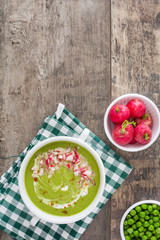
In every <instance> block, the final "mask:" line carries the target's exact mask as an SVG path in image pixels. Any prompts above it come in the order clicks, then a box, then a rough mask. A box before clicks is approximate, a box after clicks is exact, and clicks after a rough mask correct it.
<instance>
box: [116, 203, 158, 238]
mask: <svg viewBox="0 0 160 240" xmlns="http://www.w3.org/2000/svg"><path fill="white" fill-rule="evenodd" d="M120 234H121V239H122V240H133V239H137V240H138V239H139V240H157V239H160V202H158V201H155V200H144V201H139V202H137V203H135V204H133V205H132V206H130V207H129V208H128V209H127V210H126V211H125V213H124V214H123V216H122V219H121V223H120Z"/></svg>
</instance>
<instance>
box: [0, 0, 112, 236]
mask: <svg viewBox="0 0 160 240" xmlns="http://www.w3.org/2000/svg"><path fill="white" fill-rule="evenodd" d="M1 5H2V7H1V11H2V12H1V18H2V22H1V25H2V26H1V27H2V32H1V53H2V58H1V60H0V64H1V70H0V72H1V91H2V96H1V103H2V115H1V124H0V127H1V134H2V136H1V153H0V155H1V156H3V157H7V156H10V155H14V154H20V153H21V152H22V151H23V149H24V148H25V147H26V146H27V145H28V143H29V142H30V140H31V139H32V138H33V137H34V136H35V134H36V133H37V131H38V128H39V126H40V125H41V123H42V121H43V119H44V118H45V117H46V116H47V115H48V114H49V115H51V114H53V113H54V111H55V110H56V107H57V104H58V103H59V102H62V103H64V104H65V105H66V107H67V108H68V109H69V110H70V111H72V113H73V114H75V115H76V116H77V117H78V118H79V119H80V120H81V121H83V122H84V124H86V125H87V126H88V127H89V128H90V129H92V130H93V131H94V132H95V133H96V134H97V135H98V136H99V137H101V138H102V139H103V140H105V139H106V137H105V134H104V130H103V114H104V112H105V108H106V107H107V105H108V103H109V100H110V1H106V0H94V1H92V0H77V1H75V0H71V1H58V0H55V1H52V0H40V1H34V0H22V1H18V0H11V1H1ZM12 162H13V160H11V159H9V160H0V166H1V167H0V173H1V174H2V173H3V172H4V171H5V170H7V169H8V167H9V166H10V165H11V164H12ZM109 215H110V210H109V205H107V206H106V207H105V208H104V210H103V211H102V212H101V213H100V215H99V216H98V218H97V219H95V221H94V223H93V224H92V225H91V226H90V227H89V228H88V230H87V231H86V233H85V234H84V236H82V239H83V240H85V239H92V240H94V239H95V240H97V239H110V237H109V229H110V224H109V217H108V216H109ZM106 216H107V218H106ZM106 219H107V220H106ZM0 238H1V239H5V240H7V239H10V237H8V236H7V235H6V234H4V233H2V232H1V235H0Z"/></svg>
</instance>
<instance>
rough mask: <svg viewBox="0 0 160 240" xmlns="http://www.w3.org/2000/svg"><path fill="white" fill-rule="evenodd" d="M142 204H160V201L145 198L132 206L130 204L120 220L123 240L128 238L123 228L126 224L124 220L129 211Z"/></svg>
mask: <svg viewBox="0 0 160 240" xmlns="http://www.w3.org/2000/svg"><path fill="white" fill-rule="evenodd" d="M141 204H156V205H158V206H160V202H158V201H155V200H144V201H139V202H137V203H135V204H133V205H132V206H130V207H129V208H128V209H127V210H126V211H125V213H124V214H123V216H122V218H121V222H120V234H121V239H122V240H126V239H125V236H124V230H123V224H124V221H125V219H126V217H127V215H128V213H129V212H130V211H131V210H132V209H133V208H135V207H137V206H139V205H141Z"/></svg>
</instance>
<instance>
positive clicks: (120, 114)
mask: <svg viewBox="0 0 160 240" xmlns="http://www.w3.org/2000/svg"><path fill="white" fill-rule="evenodd" d="M129 116H130V110H129V108H128V107H127V106H126V105H123V104H117V105H114V106H113V107H112V108H111V110H110V111H109V118H110V120H111V121H112V122H114V123H122V122H124V121H125V120H128V118H129Z"/></svg>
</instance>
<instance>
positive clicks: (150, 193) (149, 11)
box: [111, 0, 160, 240]
mask: <svg viewBox="0 0 160 240" xmlns="http://www.w3.org/2000/svg"><path fill="white" fill-rule="evenodd" d="M111 31H112V38H111V43H112V46H111V49H112V50H111V74H112V94H111V95H112V100H113V99H115V98H116V97H118V96H120V95H122V94H126V93H140V94H143V95H145V96H147V97H149V98H150V99H151V100H153V101H154V102H155V103H156V105H157V106H158V107H159V108H160V44H159V39H160V2H159V1H158V0H156V1H152V0H147V1H143V0H142V1H138V0H135V1H129V0H123V1H114V0H112V1H111ZM159 143H160V139H159V140H157V141H156V142H155V143H154V144H153V145H152V146H151V147H150V148H149V149H148V150H145V151H142V152H138V153H126V152H123V151H120V150H118V149H116V148H114V147H113V148H114V149H115V150H116V151H117V152H118V153H119V154H120V155H121V156H123V157H124V158H125V159H126V160H128V162H129V163H130V164H132V166H133V167H134V170H133V171H132V173H131V175H130V176H129V177H128V178H127V180H126V181H125V182H124V183H123V184H122V186H121V187H120V188H119V189H118V191H116V193H115V194H114V195H113V197H112V200H111V213H112V215H111V226H112V227H111V239H113V240H119V239H120V234H119V224H120V219H121V217H122V215H123V213H124V211H125V210H126V209H127V208H128V207H129V206H130V205H132V204H133V203H135V202H137V201H140V200H144V199H155V200H160V186H159V182H160V174H159V167H160V164H159V157H160V150H159Z"/></svg>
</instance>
